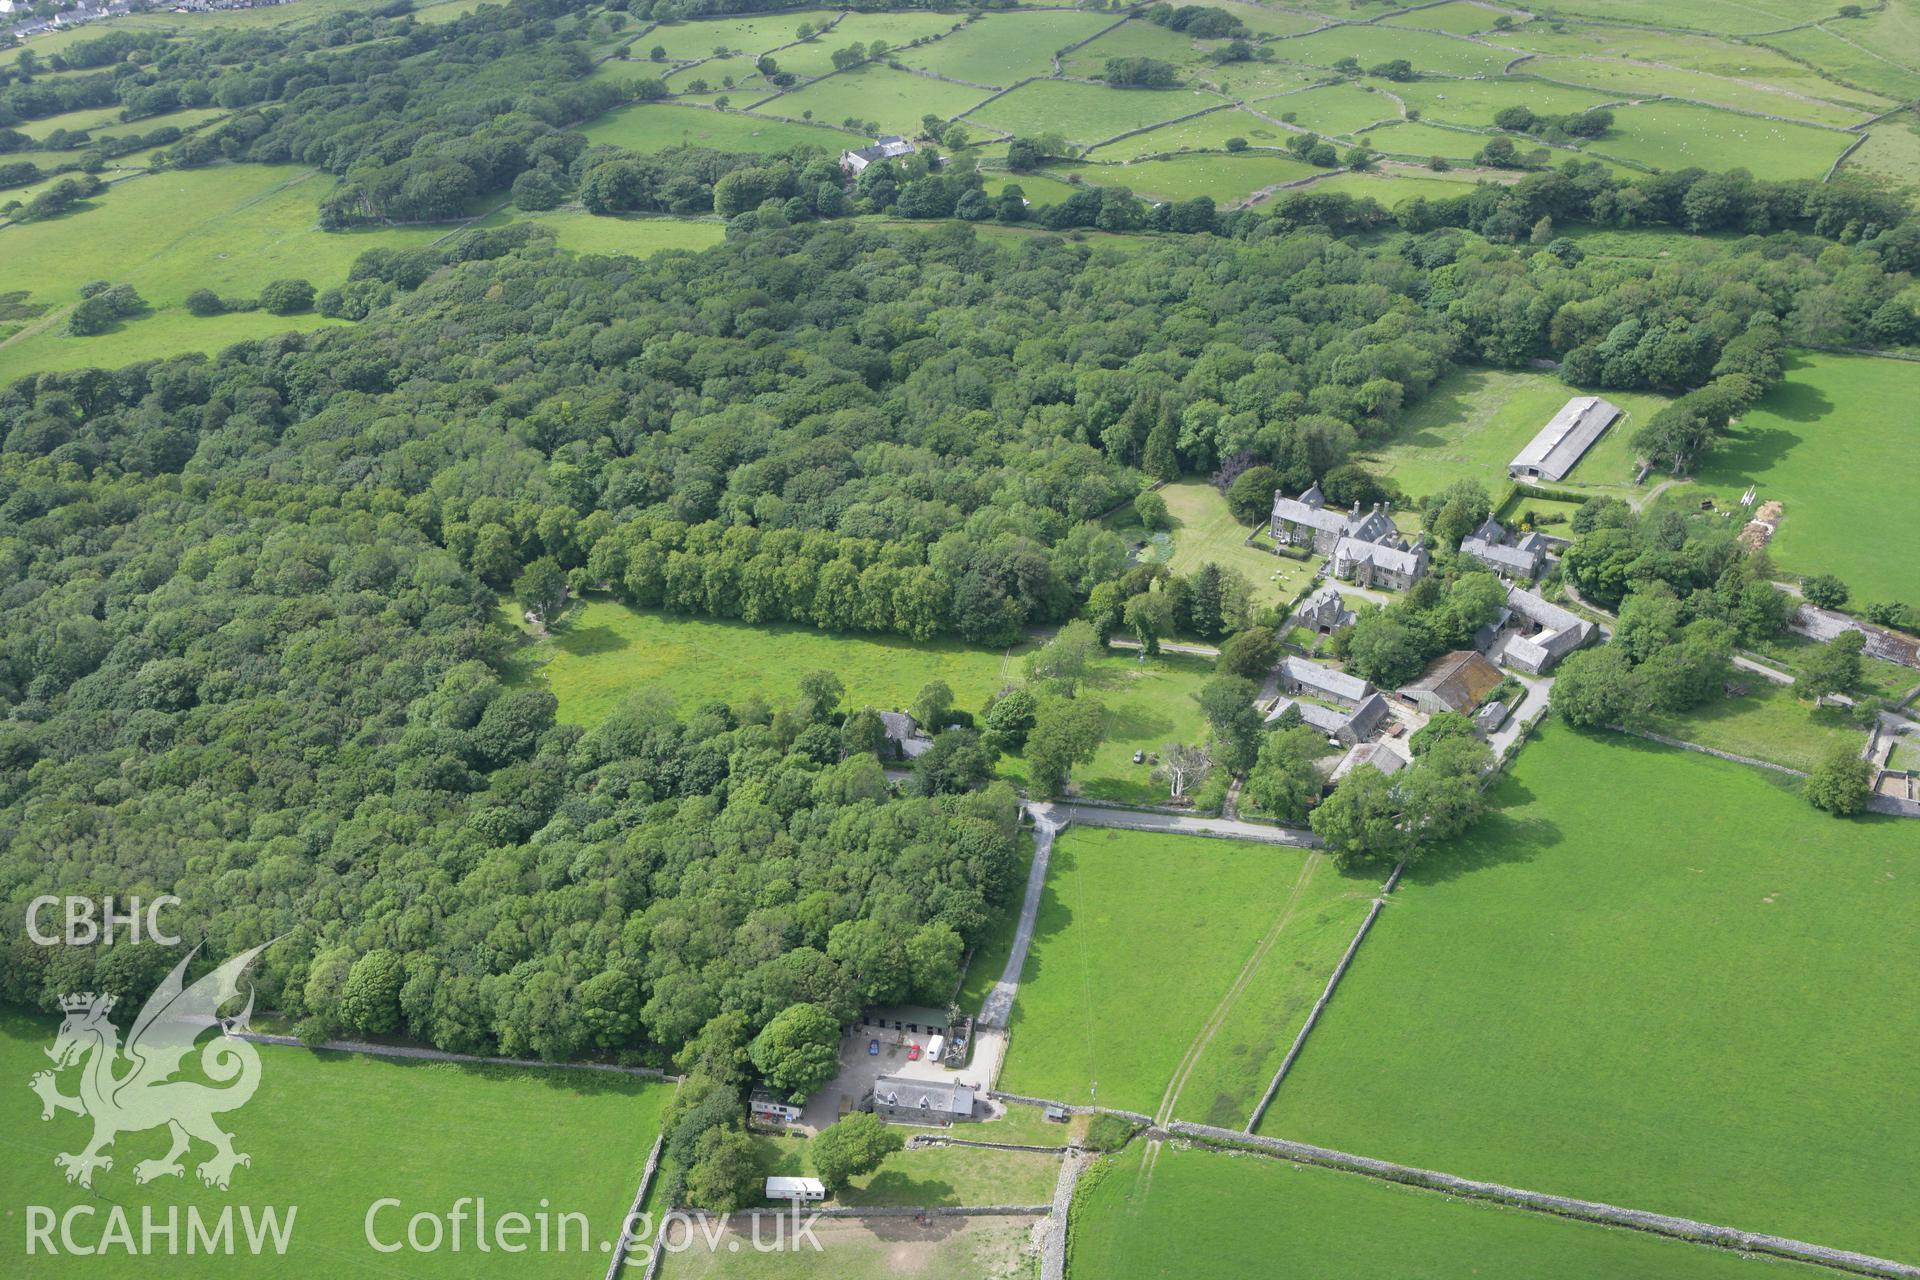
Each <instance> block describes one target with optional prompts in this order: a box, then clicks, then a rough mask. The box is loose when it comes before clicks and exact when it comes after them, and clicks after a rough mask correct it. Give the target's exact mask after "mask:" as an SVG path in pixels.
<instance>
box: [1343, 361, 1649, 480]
mask: <svg viewBox="0 0 1920 1280" xmlns="http://www.w3.org/2000/svg"><path fill="white" fill-rule="evenodd" d="M1578 394H1579V392H1578V391H1577V390H1576V389H1575V388H1573V387H1569V386H1568V385H1567V384H1566V383H1564V382H1561V381H1560V380H1559V379H1557V378H1555V377H1553V376H1551V375H1550V374H1540V373H1511V372H1507V371H1504V370H1498V369H1462V370H1458V371H1456V372H1454V373H1451V374H1449V375H1447V376H1446V377H1445V378H1443V379H1441V380H1440V381H1439V382H1438V383H1436V384H1435V385H1434V388H1433V390H1432V391H1430V392H1429V393H1428V394H1427V397H1426V399H1424V400H1421V401H1420V402H1419V403H1417V404H1415V405H1414V406H1413V407H1412V408H1411V409H1409V410H1408V411H1407V414H1406V417H1405V419H1404V420H1403V421H1402V422H1401V424H1400V428H1399V430H1398V431H1396V432H1395V433H1394V439H1393V442H1392V443H1391V444H1389V445H1387V447H1386V448H1384V449H1382V450H1380V451H1379V452H1378V453H1377V454H1376V455H1375V456H1374V458H1373V459H1372V460H1371V464H1372V465H1373V466H1374V467H1376V468H1377V469H1378V470H1379V471H1381V472H1382V473H1384V474H1386V475H1390V476H1392V477H1393V478H1394V479H1395V480H1396V481H1398V482H1399V484H1400V487H1401V488H1402V489H1404V490H1406V493H1407V496H1408V497H1409V498H1418V497H1424V496H1425V495H1427V494H1431V493H1437V492H1439V491H1440V490H1441V489H1443V488H1445V487H1446V486H1447V485H1449V484H1451V483H1453V482H1454V481H1455V480H1478V481H1479V482H1480V483H1481V484H1483V485H1485V486H1486V488H1487V492H1488V493H1490V494H1493V495H1494V496H1496V497H1497V496H1498V495H1499V494H1500V493H1501V492H1502V491H1503V490H1504V489H1505V488H1506V487H1507V485H1508V484H1509V483H1510V482H1509V481H1508V479H1507V463H1509V462H1511V461H1512V460H1513V456H1514V455H1515V454H1517V453H1519V452H1520V449H1521V447H1522V446H1523V445H1525V444H1526V443H1527V441H1529V440H1531V439H1532V438H1533V437H1534V434H1535V433H1536V432H1538V431H1539V430H1540V428H1541V427H1543V426H1545V425H1546V424H1547V422H1548V420H1550V419H1551V418H1552V417H1553V415H1554V414H1555V413H1557V412H1559V410H1560V407H1561V406H1562V405H1564V404H1565V403H1566V402H1567V401H1568V399H1570V398H1571V397H1573V396H1575V395H1578ZM1607 399H1609V400H1611V401H1612V402H1613V403H1614V404H1616V405H1618V406H1619V407H1620V408H1622V409H1624V410H1626V417H1625V418H1624V419H1623V420H1621V421H1618V422H1615V423H1614V424H1613V425H1612V426H1611V427H1609V428H1607V432H1606V434H1605V435H1603V436H1601V437H1600V439H1599V440H1598V441H1596V442H1595V443H1594V446H1593V447H1592V448H1591V449H1589V450H1588V451H1587V454H1586V456H1585V457H1583V458H1582V459H1580V461H1579V462H1578V463H1576V464H1575V465H1574V468H1573V470H1572V471H1571V472H1570V473H1569V474H1568V476H1567V478H1566V479H1565V480H1563V481H1560V482H1559V483H1558V484H1556V485H1555V486H1553V487H1555V488H1569V489H1595V490H1598V491H1600V492H1606V493H1622V492H1626V491H1628V489H1629V486H1630V485H1631V484H1632V481H1633V470H1634V457H1633V445H1632V438H1633V433H1634V432H1635V431H1636V430H1638V429H1639V427H1640V425H1641V424H1642V423H1644V422H1645V421H1646V420H1647V418H1648V416H1649V415H1651V414H1652V413H1653V412H1654V411H1655V410H1657V409H1658V408H1659V407H1660V404H1661V403H1662V401H1661V398H1660V397H1659V396H1654V395H1646V394H1638V393H1615V392H1608V393H1607Z"/></svg>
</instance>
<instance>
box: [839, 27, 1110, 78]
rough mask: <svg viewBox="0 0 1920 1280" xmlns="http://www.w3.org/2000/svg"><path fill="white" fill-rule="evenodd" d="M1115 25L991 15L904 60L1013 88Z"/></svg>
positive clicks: (905, 52)
mask: <svg viewBox="0 0 1920 1280" xmlns="http://www.w3.org/2000/svg"><path fill="white" fill-rule="evenodd" d="M891 16H892V15H890V18H891ZM1113 22H1114V19H1113V18H1112V17H1109V16H1105V15H1102V14H1095V13H1078V12H1074V11H1071V10H1061V11H1055V12H1047V13H996V14H990V15H988V16H986V17H984V18H979V19H977V20H975V21H973V22H970V23H968V24H967V25H966V26H964V27H962V28H960V30H958V31H956V32H954V33H953V34H952V35H950V36H942V37H941V38H940V39H939V40H936V41H934V42H933V43H932V44H925V45H921V46H920V47H919V48H918V49H906V50H902V51H901V53H900V60H901V61H902V62H904V63H906V64H907V65H908V66H910V67H919V68H921V69H922V70H924V71H935V72H938V73H939V74H941V75H943V76H952V77H953V78H954V79H956V80H971V81H972V82H973V83H975V84H993V85H1010V84H1012V83H1014V82H1015V81H1016V80H1024V79H1026V78H1027V77H1028V76H1044V75H1050V74H1052V72H1053V53H1054V51H1055V50H1056V49H1063V48H1065V47H1066V46H1068V45H1070V44H1073V43H1074V42H1075V41H1078V40H1085V39H1086V38H1087V37H1088V36H1090V35H1093V34H1094V33H1096V32H1098V31H1100V30H1102V29H1104V28H1106V27H1108V26H1111V25H1112V24H1113ZM834 39H837V37H834ZM833 47H834V48H839V47H840V46H839V45H838V44H835V45H833Z"/></svg>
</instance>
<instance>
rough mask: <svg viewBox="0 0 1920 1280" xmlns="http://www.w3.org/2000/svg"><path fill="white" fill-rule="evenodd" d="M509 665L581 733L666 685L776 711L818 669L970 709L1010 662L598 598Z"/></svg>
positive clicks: (882, 691) (861, 697)
mask: <svg viewBox="0 0 1920 1280" xmlns="http://www.w3.org/2000/svg"><path fill="white" fill-rule="evenodd" d="M513 665H514V670H515V673H516V677H517V678H518V679H519V680H523V681H537V682H538V683H540V684H543V685H544V686H545V687H546V688H548V689H551V690H552V691H553V694H554V696H555V697H557V698H558V699H559V700H560V719H561V720H563V721H565V722H566V723H568V724H581V725H587V726H592V725H595V724H598V723H599V722H600V721H602V720H604V719H606V717H607V716H608V714H609V713H611V712H612V711H613V709H614V708H615V707H616V706H618V705H619V704H620V700H621V699H623V698H625V697H626V696H627V695H628V694H630V693H632V692H634V691H635V690H636V689H642V688H646V687H648V686H649V685H663V686H665V687H666V688H668V689H670V690H671V691H672V692H673V694H674V695H675V696H676V697H677V698H678V699H679V700H680V701H681V702H682V703H683V704H685V705H687V706H689V707H691V706H695V705H698V704H699V703H702V702H707V701H712V700H715V699H717V700H719V701H722V702H729V703H731V702H738V701H740V700H741V699H743V698H746V697H748V696H749V695H755V694H757V695H759V696H760V697H762V698H765V699H766V700H767V701H768V702H770V703H772V704H774V705H776V706H778V705H781V704H783V703H786V702H790V701H792V700H793V699H794V698H795V697H796V696H797V695H798V693H799V689H800V677H802V676H804V675H806V674H807V673H808V672H809V671H818V670H830V671H833V672H834V673H835V674H836V675H838V676H839V677H840V679H841V681H842V682H843V683H844V684H845V685H846V687H847V701H848V704H849V705H850V706H852V707H860V706H864V705H868V704H871V705H873V706H875V707H879V708H882V709H890V708H894V707H904V706H906V705H907V704H908V703H910V702H912V701H913V699H914V695H916V694H917V693H919V692H920V689H921V687H922V686H924V685H926V684H927V683H928V682H930V681H933V680H944V681H946V682H947V685H948V687H949V688H951V689H952V690H953V695H954V703H955V705H956V706H960V707H964V708H967V709H970V710H978V709H979V707H980V706H981V705H982V704H983V703H985V702H986V700H987V695H989V694H991V693H993V692H994V691H995V690H996V689H998V688H999V687H1000V686H1001V684H1002V682H1003V674H1002V673H1003V670H1007V669H1009V665H1010V664H1008V663H1007V662H1006V660H1005V657H1004V655H1003V654H1002V653H1001V651H999V650H997V649H982V648H975V647H972V646H968V645H964V644H961V643H959V642H957V641H953V640H929V641H926V642H924V643H923V642H920V641H914V640H908V639H905V638H904V637H899V636H853V635H844V636H836V635H830V634H828V633H827V632H825V631H816V630H814V629H813V628H811V627H799V626H791V625H778V626H752V625H749V624H747V623H744V622H727V621H722V620H718V619H711V618H680V617H674V616H672V615H669V614H664V613H643V612H640V611H639V610H635V609H629V608H627V607H626V606H625V605H622V604H617V603H615V602H613V601H611V600H605V599H600V600H589V601H587V602H586V603H585V604H582V605H576V606H575V607H574V608H573V609H571V610H569V611H568V613H567V616H566V621H565V622H564V623H563V624H561V625H560V626H559V627H558V628H557V629H556V631H555V634H554V636H553V638H551V639H549V640H542V641H536V642H529V643H528V644H527V645H526V646H525V647H523V648H522V649H521V650H520V651H519V653H518V654H517V655H516V657H515V660H514V664H513ZM1013 674H1014V675H1016V676H1017V674H1018V672H1017V669H1015V670H1014V671H1013ZM1195 714H1196V715H1198V711H1197V709H1196V711H1195Z"/></svg>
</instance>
